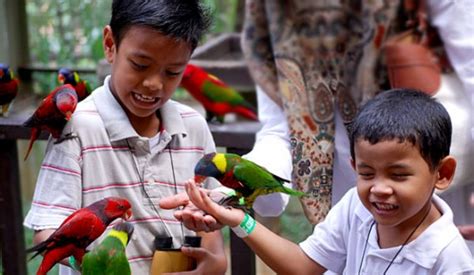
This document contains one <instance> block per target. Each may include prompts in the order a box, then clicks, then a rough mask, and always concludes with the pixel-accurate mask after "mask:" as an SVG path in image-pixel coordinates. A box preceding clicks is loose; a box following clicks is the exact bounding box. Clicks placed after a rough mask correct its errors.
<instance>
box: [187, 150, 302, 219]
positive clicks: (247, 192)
mask: <svg viewBox="0 0 474 275" xmlns="http://www.w3.org/2000/svg"><path fill="white" fill-rule="evenodd" d="M194 173H195V177H194V179H195V181H196V182H197V183H201V182H202V181H203V180H204V179H205V178H206V177H213V178H215V179H217V180H218V181H220V183H221V184H222V185H224V186H225V187H228V188H231V189H233V190H235V193H236V194H235V195H232V196H229V197H226V198H224V199H222V200H221V201H219V203H220V204H221V205H227V206H231V207H235V208H242V209H244V210H246V209H247V210H249V209H251V208H252V205H253V203H254V201H255V199H256V198H257V197H258V196H260V195H266V194H270V193H274V192H282V193H286V194H289V195H293V196H303V195H304V194H305V193H303V192H300V191H296V190H293V189H291V188H288V187H286V186H284V185H283V184H284V183H285V182H289V181H288V180H285V179H282V178H280V177H278V176H276V175H274V174H272V173H270V172H269V171H267V170H266V169H265V168H263V167H261V166H259V165H257V164H256V163H254V162H252V161H250V160H246V159H244V158H241V157H240V156H239V155H236V154H230V153H210V154H207V155H204V157H202V158H201V159H200V160H199V161H198V163H197V164H196V166H195V168H194ZM241 198H243V202H244V205H243V206H242V205H241V202H240V199H241Z"/></svg>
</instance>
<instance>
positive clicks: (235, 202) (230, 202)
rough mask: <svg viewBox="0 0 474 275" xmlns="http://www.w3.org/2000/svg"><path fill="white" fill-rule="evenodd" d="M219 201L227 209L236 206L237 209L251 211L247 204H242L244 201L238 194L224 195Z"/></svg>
mask: <svg viewBox="0 0 474 275" xmlns="http://www.w3.org/2000/svg"><path fill="white" fill-rule="evenodd" d="M217 203H218V204H219V205H222V206H223V207H225V208H227V209H231V208H236V209H241V210H243V211H245V212H248V211H249V209H248V208H247V207H246V206H245V204H242V202H241V201H240V198H239V197H237V196H228V197H224V198H222V199H220V200H219V201H218V202H217Z"/></svg>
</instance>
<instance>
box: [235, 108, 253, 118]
mask: <svg viewBox="0 0 474 275" xmlns="http://www.w3.org/2000/svg"><path fill="white" fill-rule="evenodd" d="M234 112H236V113H237V114H239V115H241V116H243V117H245V118H248V119H250V120H255V121H258V116H257V113H256V112H255V111H254V110H253V108H249V107H247V106H236V107H234Z"/></svg>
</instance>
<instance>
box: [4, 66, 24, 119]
mask: <svg viewBox="0 0 474 275" xmlns="http://www.w3.org/2000/svg"><path fill="white" fill-rule="evenodd" d="M19 83H20V81H19V80H18V79H17V78H15V76H14V75H13V72H12V70H11V69H10V67H9V66H8V65H6V64H2V63H0V106H2V112H1V115H6V113H7V112H8V107H9V106H10V103H11V102H12V100H13V99H14V98H15V97H16V95H17V94H18V84H19Z"/></svg>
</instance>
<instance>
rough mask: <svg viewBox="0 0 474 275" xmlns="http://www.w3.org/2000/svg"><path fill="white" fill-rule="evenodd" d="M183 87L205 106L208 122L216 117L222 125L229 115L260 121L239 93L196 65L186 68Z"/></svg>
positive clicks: (253, 109) (182, 82)
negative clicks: (233, 114)
mask: <svg viewBox="0 0 474 275" xmlns="http://www.w3.org/2000/svg"><path fill="white" fill-rule="evenodd" d="M181 86H182V87H183V88H185V89H186V90H187V91H188V92H189V93H190V94H191V95H192V96H193V97H194V98H195V99H196V100H198V101H199V102H200V103H201V104H202V105H203V106H204V109H206V119H207V121H211V120H212V119H213V118H214V117H216V119H217V120H218V121H219V122H221V123H222V122H224V116H225V115H226V114H228V113H236V114H239V115H241V116H243V117H245V118H247V119H251V120H258V117H257V114H256V112H255V108H254V107H253V106H252V105H251V104H250V103H249V102H247V101H246V100H245V99H244V98H243V97H242V95H240V94H239V92H237V91H236V90H235V89H233V88H231V87H229V86H228V85H227V84H225V83H224V82H223V81H221V80H220V79H218V78H217V77H215V76H213V75H211V74H209V73H207V72H206V71H204V69H202V68H200V67H198V66H196V65H193V64H188V65H187V66H186V69H185V70H184V74H183V79H182V80H181Z"/></svg>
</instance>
